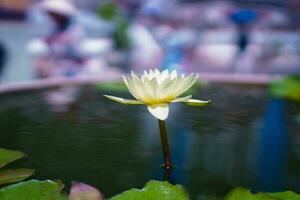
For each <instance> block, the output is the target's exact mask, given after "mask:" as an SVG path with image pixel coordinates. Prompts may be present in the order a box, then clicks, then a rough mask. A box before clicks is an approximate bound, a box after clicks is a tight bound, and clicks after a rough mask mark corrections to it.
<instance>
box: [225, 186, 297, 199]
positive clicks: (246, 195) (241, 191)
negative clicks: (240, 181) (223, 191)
mask: <svg viewBox="0 0 300 200" xmlns="http://www.w3.org/2000/svg"><path fill="white" fill-rule="evenodd" d="M224 200H300V195H298V194H296V193H294V192H290V191H286V192H276V193H262V192H260V193H257V194H252V193H251V192H250V190H247V189H245V188H240V187H239V188H235V189H233V190H232V191H230V192H229V193H228V194H227V195H226V197H225V199H224Z"/></svg>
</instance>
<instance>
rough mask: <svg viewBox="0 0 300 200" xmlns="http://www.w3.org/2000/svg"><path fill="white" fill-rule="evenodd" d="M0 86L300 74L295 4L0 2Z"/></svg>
mask: <svg viewBox="0 0 300 200" xmlns="http://www.w3.org/2000/svg"><path fill="white" fill-rule="evenodd" d="M0 24H1V25H0V31H1V34H0V49H1V50H0V68H1V83H8V82H17V81H25V80H32V79H38V78H50V77H57V76H61V77H74V76H87V77H89V76H98V75H103V73H104V72H107V71H112V72H114V73H120V72H128V71H130V70H134V71H142V70H144V69H149V68H155V67H159V66H161V68H168V69H177V70H181V71H185V72H190V71H196V72H209V73H215V72H218V73H220V72H222V73H247V74H249V73H252V74H253V73H254V74H293V73H299V72H300V67H299V66H298V65H299V53H300V49H299V46H300V45H299V44H300V38H299V34H298V32H299V29H300V2H299V1H297V0H235V1H234V0H232V1H195V0H194V1H192V0H170V1H163V0H115V1H109V0H86V1H81V0H74V1H71V0H48V1H47V0H44V1H37V0H9V1H8V0H1V1H0Z"/></svg>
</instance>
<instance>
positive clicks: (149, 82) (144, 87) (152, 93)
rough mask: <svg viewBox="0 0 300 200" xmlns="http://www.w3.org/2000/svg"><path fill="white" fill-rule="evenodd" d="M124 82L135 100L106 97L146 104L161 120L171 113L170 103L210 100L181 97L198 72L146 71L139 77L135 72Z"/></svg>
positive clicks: (192, 104)
mask: <svg viewBox="0 0 300 200" xmlns="http://www.w3.org/2000/svg"><path fill="white" fill-rule="evenodd" d="M123 79H124V82H125V84H126V86H127V88H128V90H129V92H130V93H131V95H132V96H133V97H134V98H135V100H129V99H124V98H119V97H115V96H110V95H104V96H105V97H107V98H109V99H111V100H113V101H116V102H119V103H122V104H127V105H134V104H144V105H146V106H147V108H148V110H149V112H150V113H151V114H152V115H153V116H154V117H156V118H158V119H160V120H165V119H166V118H167V117H168V115H169V104H170V103H179V102H182V103H185V104H187V105H191V106H203V105H206V104H208V103H209V102H210V101H201V100H197V99H192V95H188V96H183V97H181V96H180V95H182V94H183V93H184V92H186V91H187V90H188V89H189V88H191V87H192V86H193V85H194V84H195V83H196V82H197V79H198V74H193V73H192V74H190V75H188V76H185V75H184V74H182V75H178V74H177V72H176V71H172V72H169V71H168V70H164V71H162V72H160V71H159V70H157V69H155V70H149V71H144V74H143V75H142V76H141V77H139V76H137V75H136V74H135V73H134V72H131V75H130V76H128V77H126V76H123Z"/></svg>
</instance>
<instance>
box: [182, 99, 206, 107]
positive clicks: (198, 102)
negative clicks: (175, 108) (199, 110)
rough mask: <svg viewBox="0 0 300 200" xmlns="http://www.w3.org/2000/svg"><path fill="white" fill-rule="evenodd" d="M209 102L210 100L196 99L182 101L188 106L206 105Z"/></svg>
mask: <svg viewBox="0 0 300 200" xmlns="http://www.w3.org/2000/svg"><path fill="white" fill-rule="evenodd" d="M210 102H211V100H208V101H202V100H198V99H189V100H187V101H185V102H184V103H185V104H187V105H189V106H206V105H208V104H210Z"/></svg>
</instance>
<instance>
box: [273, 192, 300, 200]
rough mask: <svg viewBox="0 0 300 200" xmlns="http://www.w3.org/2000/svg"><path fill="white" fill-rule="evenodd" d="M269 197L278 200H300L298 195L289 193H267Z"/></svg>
mask: <svg viewBox="0 0 300 200" xmlns="http://www.w3.org/2000/svg"><path fill="white" fill-rule="evenodd" d="M269 195H270V196H271V197H276V198H278V199H280V200H300V195H299V194H296V193H295V192H291V191H286V192H276V193H269Z"/></svg>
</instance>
